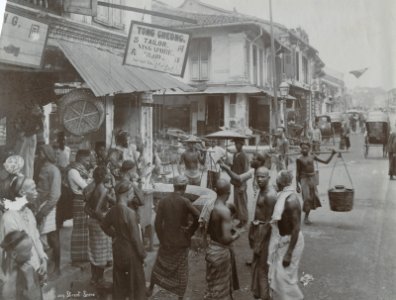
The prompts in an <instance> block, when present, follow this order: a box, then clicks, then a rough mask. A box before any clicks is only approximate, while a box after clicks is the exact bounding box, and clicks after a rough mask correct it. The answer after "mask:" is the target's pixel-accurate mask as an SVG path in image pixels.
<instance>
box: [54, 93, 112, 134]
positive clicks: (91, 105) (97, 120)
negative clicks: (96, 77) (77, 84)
mask: <svg viewBox="0 0 396 300" xmlns="http://www.w3.org/2000/svg"><path fill="white" fill-rule="evenodd" d="M60 114H61V121H62V123H63V126H64V128H65V129H66V130H67V131H69V132H70V133H72V134H74V135H77V136H81V135H85V134H88V133H91V132H94V131H96V130H98V129H99V127H100V126H101V124H102V123H103V121H104V117H105V113H104V106H103V103H102V102H101V101H100V100H98V99H97V98H95V96H94V95H93V94H92V92H91V91H90V90H86V89H77V90H74V91H72V92H70V93H68V94H67V95H65V96H64V97H62V99H61V105H60Z"/></svg>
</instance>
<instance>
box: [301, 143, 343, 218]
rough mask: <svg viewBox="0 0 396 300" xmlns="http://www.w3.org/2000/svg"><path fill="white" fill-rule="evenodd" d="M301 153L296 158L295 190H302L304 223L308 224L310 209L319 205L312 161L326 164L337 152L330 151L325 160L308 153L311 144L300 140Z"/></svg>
mask: <svg viewBox="0 0 396 300" xmlns="http://www.w3.org/2000/svg"><path fill="white" fill-rule="evenodd" d="M300 148H301V155H300V156H299V157H298V158H297V160H296V164H297V165H296V182H297V189H296V190H297V192H298V193H299V192H300V191H302V198H303V201H304V204H303V211H304V213H305V217H304V223H305V224H307V225H309V224H311V221H310V220H309V218H308V217H309V213H310V211H311V210H312V209H316V208H318V207H321V206H322V205H321V204H320V200H319V194H318V189H317V182H316V179H315V166H314V161H318V162H321V163H324V164H328V163H329V162H330V161H331V159H332V158H333V156H334V154H336V153H337V152H336V151H335V150H333V151H332V153H331V155H330V157H329V158H328V159H327V160H322V159H320V158H319V157H317V156H316V155H313V154H311V153H310V148H311V145H310V143H309V142H301V144H300Z"/></svg>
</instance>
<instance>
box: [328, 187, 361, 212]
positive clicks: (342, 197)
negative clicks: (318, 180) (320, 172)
mask: <svg viewBox="0 0 396 300" xmlns="http://www.w3.org/2000/svg"><path fill="white" fill-rule="evenodd" d="M354 193H355V191H354V189H347V188H345V187H344V186H343V185H341V186H338V185H336V186H335V187H334V188H332V189H329V190H328V195H329V203H330V209H331V210H332V211H351V210H352V208H353V197H354Z"/></svg>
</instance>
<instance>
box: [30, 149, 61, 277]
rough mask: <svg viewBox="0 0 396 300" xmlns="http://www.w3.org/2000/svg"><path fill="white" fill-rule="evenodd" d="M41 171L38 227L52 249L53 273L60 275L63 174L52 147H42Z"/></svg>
mask: <svg viewBox="0 0 396 300" xmlns="http://www.w3.org/2000/svg"><path fill="white" fill-rule="evenodd" d="M39 155H40V160H41V169H40V172H39V176H38V178H39V179H38V182H37V192H38V200H39V202H40V207H39V208H38V211H37V213H36V220H37V226H38V228H39V230H40V234H41V238H42V240H43V244H44V245H45V246H46V247H47V248H51V249H52V257H51V261H52V263H53V264H54V269H53V273H54V274H55V275H59V274H60V257H61V256H60V242H59V231H58V230H57V228H56V220H55V217H56V204H57V202H58V200H59V198H60V195H61V185H62V179H61V173H60V171H59V169H58V167H56V166H55V161H56V156H55V151H54V150H53V149H52V147H51V146H50V145H42V146H41V147H40V150H39Z"/></svg>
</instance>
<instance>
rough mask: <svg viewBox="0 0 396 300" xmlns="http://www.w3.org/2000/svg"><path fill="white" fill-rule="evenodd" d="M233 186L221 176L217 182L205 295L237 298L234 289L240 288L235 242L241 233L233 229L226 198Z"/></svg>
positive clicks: (210, 231) (209, 226) (206, 296)
mask: <svg viewBox="0 0 396 300" xmlns="http://www.w3.org/2000/svg"><path fill="white" fill-rule="evenodd" d="M230 190H231V186H230V184H229V183H228V182H227V181H226V180H224V179H219V180H218V181H217V184H216V191H217V199H216V202H215V204H214V207H213V210H212V212H211V214H210V219H209V224H208V228H207V231H208V234H209V236H210V243H209V246H208V248H207V250H206V257H205V260H206V282H207V284H208V288H207V291H206V295H205V299H208V300H212V299H213V300H214V299H233V298H232V292H233V291H234V290H238V289H239V281H238V275H237V270H236V265H235V256H234V252H233V250H232V248H231V244H232V243H233V242H234V241H235V240H236V239H237V238H239V236H240V232H239V231H236V230H234V229H233V225H232V218H231V211H230V209H229V208H228V207H227V205H226V202H227V200H228V198H229V196H230Z"/></svg>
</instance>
